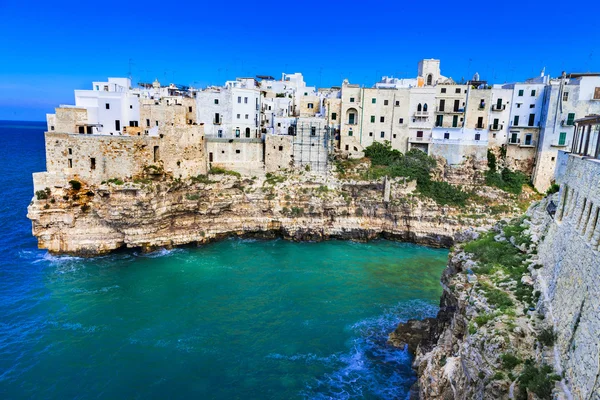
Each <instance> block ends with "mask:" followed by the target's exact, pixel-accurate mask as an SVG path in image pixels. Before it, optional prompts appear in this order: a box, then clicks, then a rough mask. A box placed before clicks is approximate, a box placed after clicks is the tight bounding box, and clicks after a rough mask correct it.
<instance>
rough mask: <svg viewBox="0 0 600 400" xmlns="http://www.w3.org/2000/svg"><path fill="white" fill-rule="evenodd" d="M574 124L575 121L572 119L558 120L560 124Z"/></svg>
mask: <svg viewBox="0 0 600 400" xmlns="http://www.w3.org/2000/svg"><path fill="white" fill-rule="evenodd" d="M574 125H575V121H572V120H568V119H563V120H562V121H560V126H574Z"/></svg>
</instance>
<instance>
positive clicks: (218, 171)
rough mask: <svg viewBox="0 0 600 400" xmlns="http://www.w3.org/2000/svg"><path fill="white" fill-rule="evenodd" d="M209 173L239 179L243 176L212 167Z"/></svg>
mask: <svg viewBox="0 0 600 400" xmlns="http://www.w3.org/2000/svg"><path fill="white" fill-rule="evenodd" d="M208 173H209V174H213V175H230V176H235V177H237V178H240V177H241V176H242V175H241V174H240V173H239V172H236V171H230V170H228V169H225V168H221V167H211V168H210V170H209V171H208Z"/></svg>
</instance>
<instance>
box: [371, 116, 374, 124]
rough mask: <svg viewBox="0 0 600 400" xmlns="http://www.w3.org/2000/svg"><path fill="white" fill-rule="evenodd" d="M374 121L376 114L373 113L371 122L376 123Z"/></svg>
mask: <svg viewBox="0 0 600 400" xmlns="http://www.w3.org/2000/svg"><path fill="white" fill-rule="evenodd" d="M374 122H375V116H374V115H371V123H374Z"/></svg>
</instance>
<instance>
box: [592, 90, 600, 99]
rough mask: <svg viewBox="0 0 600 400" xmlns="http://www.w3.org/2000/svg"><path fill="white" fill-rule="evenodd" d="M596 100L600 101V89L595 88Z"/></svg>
mask: <svg viewBox="0 0 600 400" xmlns="http://www.w3.org/2000/svg"><path fill="white" fill-rule="evenodd" d="M593 99H594V100H600V87H597V88H594V97H593Z"/></svg>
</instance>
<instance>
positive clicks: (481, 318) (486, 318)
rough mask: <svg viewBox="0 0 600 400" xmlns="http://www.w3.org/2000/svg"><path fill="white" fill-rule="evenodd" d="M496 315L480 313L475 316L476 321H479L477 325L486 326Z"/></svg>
mask: <svg viewBox="0 0 600 400" xmlns="http://www.w3.org/2000/svg"><path fill="white" fill-rule="evenodd" d="M495 316H496V315H494V314H493V313H492V314H479V315H478V316H476V317H475V318H474V321H475V322H476V323H477V326H484V325H485V324H487V323H488V322H489V321H491V320H493V319H494V317H495Z"/></svg>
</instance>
